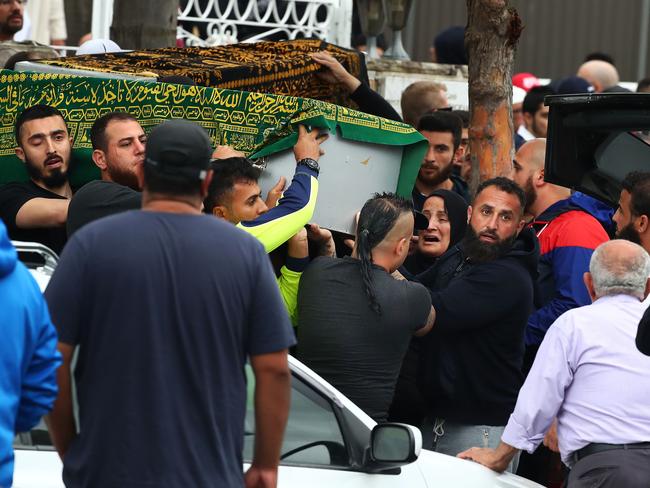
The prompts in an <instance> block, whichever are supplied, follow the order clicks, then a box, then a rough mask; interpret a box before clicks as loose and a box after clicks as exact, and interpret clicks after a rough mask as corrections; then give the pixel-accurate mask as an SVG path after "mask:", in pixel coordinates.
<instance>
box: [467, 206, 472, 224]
mask: <svg viewBox="0 0 650 488" xmlns="http://www.w3.org/2000/svg"><path fill="white" fill-rule="evenodd" d="M470 220H472V206H471V205H468V206H467V223H468V224H469V221H470Z"/></svg>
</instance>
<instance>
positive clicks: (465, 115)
mask: <svg viewBox="0 0 650 488" xmlns="http://www.w3.org/2000/svg"><path fill="white" fill-rule="evenodd" d="M451 113H452V114H454V115H458V117H460V120H461V122H462V123H463V129H469V111H467V110H452V111H451Z"/></svg>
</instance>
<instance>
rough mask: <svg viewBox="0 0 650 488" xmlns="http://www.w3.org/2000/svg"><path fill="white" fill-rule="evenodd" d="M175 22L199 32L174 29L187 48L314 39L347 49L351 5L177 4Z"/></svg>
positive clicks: (343, 1) (210, 0) (260, 0)
mask: <svg viewBox="0 0 650 488" xmlns="http://www.w3.org/2000/svg"><path fill="white" fill-rule="evenodd" d="M178 21H179V23H180V22H183V23H184V24H186V25H187V24H190V23H193V24H194V25H195V26H196V27H197V30H198V31H199V32H200V33H203V36H201V35H196V33H195V32H191V31H189V30H187V29H186V28H184V27H182V26H180V25H179V27H178V30H177V37H179V38H181V39H184V40H185V43H186V44H187V45H189V46H216V45H220V44H229V43H233V42H242V41H245V42H254V41H259V40H265V39H270V38H274V39H277V38H280V39H296V38H297V37H318V38H320V39H323V40H326V41H328V42H331V43H333V44H338V45H340V46H344V47H349V45H350V32H351V30H352V0H182V1H181V7H180V10H179V15H178ZM247 31H248V32H247Z"/></svg>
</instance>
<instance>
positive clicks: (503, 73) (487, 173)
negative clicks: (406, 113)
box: [465, 0, 522, 189]
mask: <svg viewBox="0 0 650 488" xmlns="http://www.w3.org/2000/svg"><path fill="white" fill-rule="evenodd" d="M521 29H522V25H521V19H520V18H519V15H518V14H517V11H516V10H515V9H514V8H510V7H509V6H508V0H467V28H466V29H465V46H466V48H467V54H468V56H469V112H470V130H469V141H470V153H471V157H472V168H473V171H472V173H473V181H472V183H473V184H472V185H471V186H472V188H473V189H475V188H476V185H478V183H479V182H482V181H485V180H487V179H489V178H493V177H495V176H504V175H508V174H509V172H510V169H511V168H512V158H513V155H514V146H513V130H514V129H513V126H512V66H513V63H514V56H515V51H516V48H517V41H518V39H519V35H520V34H521Z"/></svg>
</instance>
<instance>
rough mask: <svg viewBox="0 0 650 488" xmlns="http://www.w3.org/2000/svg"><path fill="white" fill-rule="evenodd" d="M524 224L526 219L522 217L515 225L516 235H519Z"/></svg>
mask: <svg viewBox="0 0 650 488" xmlns="http://www.w3.org/2000/svg"><path fill="white" fill-rule="evenodd" d="M525 225H526V219H524V218H522V219H521V220H520V221H519V224H518V225H517V235H519V233H520V232H521V231H522V229H523V228H524V226H525Z"/></svg>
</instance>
